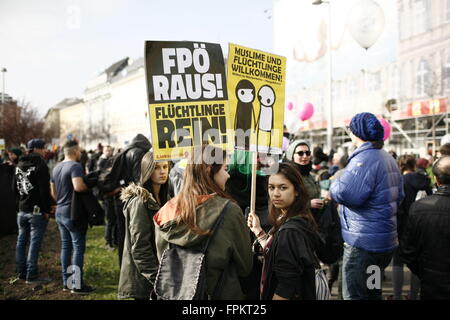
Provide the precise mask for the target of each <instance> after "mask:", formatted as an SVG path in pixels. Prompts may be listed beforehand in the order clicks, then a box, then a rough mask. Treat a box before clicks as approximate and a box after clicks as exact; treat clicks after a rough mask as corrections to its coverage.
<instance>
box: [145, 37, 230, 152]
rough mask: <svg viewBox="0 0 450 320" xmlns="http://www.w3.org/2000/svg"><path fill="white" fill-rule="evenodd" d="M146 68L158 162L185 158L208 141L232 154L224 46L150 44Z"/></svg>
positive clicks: (169, 42)
mask: <svg viewBox="0 0 450 320" xmlns="http://www.w3.org/2000/svg"><path fill="white" fill-rule="evenodd" d="M145 67H146V82H147V92H148V104H149V115H150V117H149V118H150V126H151V134H152V143H153V151H154V155H155V159H156V160H172V159H179V158H182V157H183V156H184V155H185V154H186V152H189V151H190V150H191V149H192V148H193V147H195V146H200V145H201V144H202V143H204V142H209V143H210V144H212V145H215V146H217V147H221V148H223V149H228V148H229V146H231V143H232V141H231V140H230V139H228V137H227V131H228V129H229V128H230V121H229V119H230V117H229V108H228V94H227V86H226V76H225V64H224V58H223V54H222V49H221V47H220V45H219V44H214V43H205V42H187V41H146V44H145Z"/></svg>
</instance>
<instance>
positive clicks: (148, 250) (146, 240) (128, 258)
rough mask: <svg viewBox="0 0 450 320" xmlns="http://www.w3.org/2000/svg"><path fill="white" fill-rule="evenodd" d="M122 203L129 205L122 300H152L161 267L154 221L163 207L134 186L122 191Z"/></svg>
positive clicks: (121, 271)
mask: <svg viewBox="0 0 450 320" xmlns="http://www.w3.org/2000/svg"><path fill="white" fill-rule="evenodd" d="M121 200H122V201H123V202H125V205H124V208H123V214H124V215H125V241H124V247H123V255H122V266H121V269H120V279H119V288H118V298H119V299H126V298H136V299H150V293H151V291H152V290H153V284H154V283H155V278H156V274H157V272H158V266H159V263H158V258H157V256H156V248H155V240H154V234H155V227H154V224H153V220H152V219H153V215H154V214H155V213H156V212H157V211H158V210H159V205H158V204H157V202H156V201H155V199H154V198H153V196H152V195H151V194H150V193H149V192H148V191H147V190H146V189H144V188H142V187H139V186H137V185H135V184H134V183H132V184H131V185H129V186H128V187H127V188H125V190H123V191H122V195H121Z"/></svg>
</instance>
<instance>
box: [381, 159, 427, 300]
mask: <svg viewBox="0 0 450 320" xmlns="http://www.w3.org/2000/svg"><path fill="white" fill-rule="evenodd" d="M398 166H399V168H400V172H401V173H402V174H403V188H404V192H405V198H404V199H403V201H402V203H401V204H400V207H399V210H398V211H397V233H398V239H399V241H401V239H402V234H403V230H404V228H405V226H406V223H407V221H408V216H409V208H410V207H411V205H412V204H413V203H414V201H415V200H416V196H417V193H418V192H419V191H425V192H426V194H427V195H431V194H432V191H431V188H430V178H429V177H428V175H427V173H426V172H424V171H420V170H418V171H415V169H416V159H415V158H414V157H413V156H412V155H403V156H400V158H399V159H398ZM392 264H393V267H392V284H393V287H394V295H393V296H392V297H389V298H388V299H394V300H402V299H403V297H402V289H403V261H402V260H401V259H400V256H399V248H397V250H396V251H395V252H394V255H393V261H392ZM419 288H420V281H419V279H418V278H417V277H416V276H415V275H414V274H411V285H410V291H409V296H408V297H407V298H408V299H409V300H417V295H418V292H419Z"/></svg>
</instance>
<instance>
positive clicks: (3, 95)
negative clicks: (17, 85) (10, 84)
mask: <svg viewBox="0 0 450 320" xmlns="http://www.w3.org/2000/svg"><path fill="white" fill-rule="evenodd" d="M5 73H6V68H2V76H3V77H2V78H3V90H2V105H3V104H5Z"/></svg>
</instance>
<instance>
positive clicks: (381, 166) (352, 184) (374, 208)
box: [330, 142, 404, 252]
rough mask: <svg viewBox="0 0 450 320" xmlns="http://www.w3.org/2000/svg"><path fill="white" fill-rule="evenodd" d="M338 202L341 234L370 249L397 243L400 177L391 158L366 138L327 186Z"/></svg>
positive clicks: (389, 247) (383, 249)
mask: <svg viewBox="0 0 450 320" xmlns="http://www.w3.org/2000/svg"><path fill="white" fill-rule="evenodd" d="M330 193H331V197H332V198H333V199H334V200H335V201H336V202H337V203H339V204H341V206H340V217H341V226H342V237H343V239H344V241H345V242H346V243H348V244H349V245H351V246H354V247H356V248H360V249H363V250H366V251H370V252H387V251H390V250H393V249H395V248H396V247H397V246H398V239H397V216H396V213H397V207H398V205H399V203H400V202H401V201H402V199H403V198H404V192H403V178H402V176H401V174H400V170H399V169H398V167H397V164H396V162H395V160H394V158H393V157H392V156H391V155H389V154H388V153H387V152H386V151H384V150H382V149H376V148H374V147H373V146H372V144H371V143H370V142H366V143H364V144H363V145H361V146H360V147H359V148H358V149H356V150H355V152H353V154H352V155H351V156H350V158H349V163H348V165H347V167H346V168H345V170H344V173H343V174H342V175H341V176H340V177H339V178H338V179H336V180H335V181H333V183H332V184H331V188H330Z"/></svg>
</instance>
